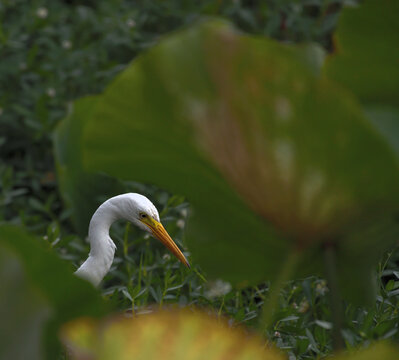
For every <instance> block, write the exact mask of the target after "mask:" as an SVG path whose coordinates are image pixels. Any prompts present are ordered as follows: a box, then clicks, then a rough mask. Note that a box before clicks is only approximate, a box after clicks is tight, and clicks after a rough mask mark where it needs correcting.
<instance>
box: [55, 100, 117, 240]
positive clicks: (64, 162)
mask: <svg viewBox="0 0 399 360" xmlns="http://www.w3.org/2000/svg"><path fill="white" fill-rule="evenodd" d="M96 101H97V98H96V97H85V98H82V99H80V100H78V101H76V102H75V104H74V111H72V112H71V113H70V114H69V116H67V117H66V118H65V119H64V121H62V122H61V123H60V124H59V126H58V127H57V130H56V131H55V133H54V144H55V156H56V165H57V172H58V180H59V186H60V188H61V194H62V196H63V197H64V200H65V202H66V204H67V205H68V206H70V207H71V208H72V216H73V220H74V223H75V225H76V228H77V230H78V231H79V233H80V235H81V236H86V235H87V229H88V226H89V221H90V218H91V216H92V215H93V213H94V211H95V210H96V208H97V207H98V206H99V205H100V203H101V200H102V199H98V195H99V194H101V195H109V197H110V196H112V195H116V194H118V193H121V192H123V191H122V186H121V185H120V184H118V182H117V181H116V180H114V179H112V178H110V177H107V176H105V175H101V174H86V173H85V172H84V171H83V168H82V162H81V153H82V143H81V140H82V134H83V129H84V127H85V126H86V122H87V120H88V117H89V116H90V113H91V111H92V110H93V107H94V105H95V103H96ZM80 112H85V113H86V114H87V117H82V118H79V119H78V120H75V118H74V117H75V116H76V114H79V113H80Z"/></svg>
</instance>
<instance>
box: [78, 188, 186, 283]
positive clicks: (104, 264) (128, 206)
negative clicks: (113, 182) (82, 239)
mask: <svg viewBox="0 0 399 360" xmlns="http://www.w3.org/2000/svg"><path fill="white" fill-rule="evenodd" d="M119 219H123V220H127V221H130V222H132V223H133V224H134V225H136V226H137V227H139V228H140V229H142V230H144V231H146V232H148V233H149V234H150V235H152V236H153V237H155V238H157V239H158V240H160V241H161V242H162V243H163V244H164V245H165V246H166V247H167V248H168V249H169V250H170V251H171V252H172V253H173V254H174V255H175V256H176V257H177V258H178V259H179V260H180V261H181V262H182V263H183V264H184V265H186V266H187V267H190V265H189V263H188V261H187V259H186V258H185V256H184V255H183V253H182V252H181V251H180V249H179V248H178V246H177V245H176V244H175V242H174V241H173V240H172V238H171V237H170V236H169V234H168V233H167V231H166V230H165V228H164V227H163V225H162V224H161V223H160V220H159V214H158V210H157V209H156V207H155V206H154V205H153V204H152V202H151V201H150V200H149V199H147V198H146V197H145V196H143V195H140V194H135V193H127V194H122V195H118V196H114V197H113V198H110V199H108V200H107V201H105V202H104V203H103V204H102V205H100V207H99V208H98V209H97V210H96V212H95V213H94V215H93V217H92V218H91V220H90V225H89V242H90V254H89V257H88V258H87V260H86V261H85V262H84V263H83V264H82V265H81V266H80V267H79V269H78V270H77V271H76V272H75V274H76V275H78V276H79V277H81V278H84V279H86V280H88V281H90V282H91V283H92V284H93V285H94V286H97V285H98V284H99V283H100V282H101V280H102V279H103V278H104V276H105V275H106V274H107V272H108V271H109V269H110V268H111V265H112V262H113V259H114V254H115V249H116V246H115V244H114V242H113V241H112V239H111V238H110V236H109V229H110V228H111V225H112V223H113V222H115V221H116V220H119Z"/></svg>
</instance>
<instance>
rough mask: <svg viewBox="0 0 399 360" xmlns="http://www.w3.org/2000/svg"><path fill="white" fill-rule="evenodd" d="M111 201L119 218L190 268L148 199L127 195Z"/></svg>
mask: <svg viewBox="0 0 399 360" xmlns="http://www.w3.org/2000/svg"><path fill="white" fill-rule="evenodd" d="M111 200H113V205H114V206H115V207H116V208H117V211H118V213H119V217H121V218H124V219H126V220H128V221H130V222H131V223H133V224H134V225H136V226H137V227H139V228H140V229H142V230H144V231H146V232H148V233H149V234H150V235H152V236H153V237H154V238H156V239H158V240H159V241H161V242H162V243H163V244H164V245H165V246H166V247H167V248H168V249H169V250H170V251H171V252H172V253H173V255H175V256H176V257H177V258H178V259H179V260H180V261H181V262H182V263H183V264H184V265H186V266H187V267H190V265H189V263H188V261H187V259H186V258H185V256H184V255H183V253H182V252H181V251H180V249H179V248H178V246H177V245H176V244H175V242H174V241H173V240H172V238H171V237H170V236H169V234H168V233H167V231H166V230H165V228H164V227H163V225H162V224H161V222H160V219H159V213H158V210H157V208H156V207H155V206H154V204H153V203H152V202H151V201H150V200H149V199H148V198H146V197H145V196H143V195H140V194H136V193H128V194H123V195H119V196H115V197H114V198H112V199H111Z"/></svg>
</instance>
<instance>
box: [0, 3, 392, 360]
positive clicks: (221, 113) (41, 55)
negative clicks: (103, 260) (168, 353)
mask: <svg viewBox="0 0 399 360" xmlns="http://www.w3.org/2000/svg"><path fill="white" fill-rule="evenodd" d="M346 3H347V5H351V4H352V5H353V3H354V2H353V1H343V0H342V1H327V0H326V1H323V0H319V1H317V0H316V1H312V2H299V1H288V0H287V1H267V2H265V4H264V2H261V1H259V2H258V1H254V2H250V1H248V2H247V1H234V2H227V1H220V2H215V1H198V2H185V1H140V2H137V3H136V4H134V5H133V4H130V3H129V2H128V1H103V2H99V3H97V2H94V1H93V2H92V3H87V5H85V6H83V5H79V4H78V3H76V4H75V3H74V2H73V1H72V2H65V3H64V2H48V3H44V2H35V1H34V2H30V3H29V4H28V3H27V2H25V1H17V0H16V1H11V0H9V1H4V2H3V3H2V4H1V5H0V19H1V20H0V21H1V23H0V50H1V55H0V56H1V66H0V84H1V88H2V89H3V90H5V91H2V93H1V94H0V108H1V111H0V112H1V114H0V129H1V131H0V155H1V157H2V160H3V161H2V163H1V164H0V184H1V194H0V221H1V223H7V224H8V225H6V226H3V227H0V281H1V282H0V284H1V286H2V288H3V285H5V287H4V288H5V289H6V290H5V291H4V294H6V297H5V299H6V300H7V301H2V302H0V309H1V312H4V311H9V312H10V314H12V313H14V314H18V315H19V318H18V321H15V329H17V330H16V334H19V335H15V336H18V339H19V341H22V342H24V343H27V342H29V341H30V347H28V346H26V347H25V349H26V351H29V353H30V354H31V357H30V358H32V359H35V358H37V359H40V358H43V356H44V355H43V354H44V353H46V354H47V357H48V358H54V354H55V353H57V352H59V344H58V340H57V331H58V328H59V326H60V324H62V323H65V321H68V320H70V319H74V318H76V317H79V316H85V315H86V316H99V315H103V314H105V313H107V312H108V311H109V310H107V309H109V308H112V309H113V311H128V312H129V313H130V312H132V313H133V314H136V313H137V312H140V311H141V310H142V309H143V307H144V306H147V305H150V304H159V306H160V307H164V306H166V305H169V304H178V305H179V306H199V307H202V308H207V309H212V312H214V313H215V314H216V315H217V316H220V315H226V316H228V317H229V318H230V319H232V320H233V323H234V324H244V325H245V326H247V327H248V328H250V329H259V333H260V334H261V335H262V336H267V337H268V339H270V340H271V341H272V342H273V343H274V344H275V345H276V346H277V347H279V348H280V349H282V350H283V351H284V352H286V353H288V354H289V356H290V359H309V358H321V357H323V356H325V355H327V354H331V352H332V350H333V343H334V346H335V347H339V346H340V341H341V339H340V333H339V331H338V332H337V331H336V330H337V326H339V327H342V332H341V333H342V338H343V341H344V343H345V346H346V347H347V348H349V349H353V348H356V347H359V346H366V345H368V344H370V343H371V342H373V341H375V340H380V339H391V340H393V341H396V342H397V341H398V340H399V337H398V336H399V335H398V322H397V318H398V310H399V306H398V300H399V291H398V288H399V273H398V262H399V252H398V251H397V248H396V247H392V245H393V243H394V242H395V240H396V241H397V239H398V221H397V214H398V205H397V204H398V203H399V201H398V200H399V199H398V197H399V194H398V186H397V184H398V180H399V179H398V177H399V170H398V154H399V150H398V149H399V143H398V139H399V136H398V124H399V122H398V114H399V110H398V108H397V105H398V99H397V94H398V93H399V92H398V89H397V86H398V84H399V79H398V73H397V69H396V68H395V65H394V64H395V62H394V60H393V59H397V49H396V47H395V46H396V45H395V44H397V40H398V39H397V34H398V33H399V32H398V31H395V26H396V27H397V25H396V22H395V19H394V14H395V10H398V8H397V7H398V6H397V5H396V4H393V3H392V2H390V1H388V0H386V1H382V2H378V1H372V0H369V1H366V2H365V4H363V5H361V6H360V7H359V8H354V9H351V8H348V9H345V10H343V12H342V18H341V19H340V22H339V26H338V30H337V37H336V41H335V42H333V41H332V32H333V30H334V28H335V25H336V22H337V18H338V15H339V14H340V10H341V6H342V5H345V4H346ZM389 6H391V7H393V8H390V7H389ZM395 7H396V8H395ZM374 13H378V14H379V16H374ZM396 13H397V11H396ZM214 16H222V17H224V18H225V20H224V21H221V20H209V19H208V20H207V19H206V18H209V17H214ZM226 19H227V20H229V21H231V22H233V23H234V24H235V25H234V26H235V27H236V28H239V29H241V30H243V31H244V32H246V33H250V34H255V35H256V36H253V35H248V34H247V35H243V34H240V33H239V32H238V31H237V30H235V28H234V26H233V25H232V23H229V22H226ZM194 23H197V25H196V26H193V24H194ZM370 23H372V24H373V28H375V29H378V31H375V32H371V30H370V29H371V27H370V26H369V24H370ZM382 24H384V26H382ZM177 29H179V30H178V31H177V32H174V33H172V34H171V35H169V36H166V34H168V33H169V32H171V31H172V30H177ZM366 32H367V34H368V35H367V38H369V39H370V42H369V43H365V42H364V37H365V35H364V34H365V33H366ZM387 33H388V34H389V36H386V34H387ZM259 35H266V36H269V37H272V38H274V39H277V40H280V41H283V42H284V44H281V43H278V42H276V41H273V40H270V39H268V38H265V37H262V36H259ZM303 41H315V42H317V43H318V44H319V45H315V44H313V45H294V43H298V42H303ZM333 44H334V46H336V47H337V48H338V51H337V52H336V54H335V53H334V54H332V55H327V57H326V58H325V55H324V51H323V50H322V47H323V48H324V50H325V52H326V53H328V52H331V51H333V50H334V46H333ZM320 45H321V46H322V47H320ZM373 46H375V47H376V48H375V49H374V47H373ZM144 50H146V51H144ZM138 54H141V55H140V56H139V57H138V58H137V59H136V60H134V61H133V62H132V63H131V64H130V62H131V60H132V59H134V58H135V57H136V55H138ZM369 54H372V57H370V56H369ZM379 54H381V56H379ZM366 60H367V61H369V63H367V62H366ZM371 63H372V64H373V66H374V67H376V68H377V70H378V71H375V72H373V74H372V75H373V76H372V77H370V80H369V81H364V80H363V81H362V79H368V75H367V74H365V73H367V69H369V68H370V66H371V65H368V64H371ZM358 64H362V66H358ZM118 74H119V75H118ZM348 74H349V75H350V76H348ZM114 79H115V80H114ZM337 82H338V83H339V85H338V84H337ZM364 84H366V85H364ZM104 89H105V91H104ZM298 93H301V94H300V95H298ZM270 94H272V96H271V95H270ZM87 95H93V96H87ZM287 118H289V120H288V121H286V120H287ZM62 119H64V120H63V121H62V122H61V120H62ZM198 124H201V125H200V126H199V125H198ZM279 124H280V125H279ZM281 124H282V126H281ZM298 124H299V125H298ZM237 129H238V130H237ZM237 131H238V132H237ZM237 134H238V135H237ZM215 139H217V141H215ZM281 139H283V140H284V141H282V140H281ZM53 140H54V143H53ZM220 144H222V145H220ZM262 144H271V145H268V146H265V145H262ZM291 147H293V148H294V149H295V151H294V153H293V152H292V151H291V150H292V148H291ZM53 149H54V150H53ZM236 149H239V150H240V151H241V152H240V153H239V154H237V153H235V152H234V150H236ZM292 154H294V155H295V156H294V157H292V156H291V155H292ZM235 155H237V157H236V158H235V157H234V156H235ZM55 159H56V160H55ZM242 159H246V161H242ZM234 161H235V162H234ZM55 163H56V165H55ZM231 163H233V165H234V166H233V167H232V169H233V171H232V170H231V168H229V165H228V164H231ZM264 164H268V166H267V169H266V170H267V173H268V174H271V175H270V176H268V177H266V178H264V177H263V176H262V175H259V173H257V169H259V168H262V166H264ZM55 168H57V171H56V169H55ZM237 170H239V173H240V174H242V176H238V177H235V173H236V172H237ZM98 171H99V172H101V173H100V174H99V173H97V172H98ZM248 174H249V175H250V176H248ZM323 179H324V180H323ZM326 179H327V180H326ZM326 181H328V184H327V185H325V182H326ZM320 182H321V184H320ZM323 184H324V185H323ZM306 185H308V187H307V189H308V191H307V194H309V192H312V191H317V189H319V191H318V193H317V194H315V193H314V196H313V198H312V199H313V200H312V201H313V202H312V203H309V202H308V203H307V204H305V200H303V198H302V200H298V199H301V198H300V196H301V194H303V192H304V191H305V190H304V189H305V188H306ZM315 189H316V190H315ZM128 191H133V192H139V193H142V194H143V195H146V196H147V197H149V198H150V199H151V200H152V201H153V202H154V204H155V205H156V206H157V208H158V209H159V210H160V215H161V218H162V220H163V223H164V224H165V225H166V227H167V229H168V232H169V233H170V234H171V235H172V237H173V238H174V239H175V240H176V242H177V243H178V244H179V246H181V247H182V248H184V249H186V250H187V249H189V250H190V253H188V250H187V252H186V253H188V254H189V255H190V258H191V259H192V263H193V267H192V269H191V270H188V269H185V268H183V267H182V266H181V265H180V264H179V263H178V261H177V260H176V259H174V258H173V257H171V256H170V255H169V254H168V253H166V252H165V250H164V248H163V247H162V245H161V244H159V243H157V242H156V241H155V240H153V239H148V238H146V237H145V236H144V234H143V233H142V232H141V231H139V230H138V229H136V228H134V227H131V226H129V225H126V224H124V223H117V224H115V225H114V226H113V228H112V231H111V236H112V238H113V239H114V241H115V243H116V245H117V252H116V256H115V260H114V264H113V267H112V268H111V271H110V273H109V274H108V275H107V277H106V278H105V279H104V281H103V282H102V285H101V293H102V295H103V298H104V299H105V301H104V300H102V299H101V297H100V296H99V295H96V293H95V291H94V290H93V289H91V288H90V286H89V285H87V286H85V285H86V284H85V283H84V282H83V281H80V280H78V279H75V278H74V277H73V276H72V275H70V274H72V272H73V270H74V268H75V266H78V265H79V264H80V263H81V262H82V261H83V260H84V259H85V258H86V257H87V254H88V252H89V246H88V244H87V242H86V241H85V236H86V234H87V226H88V221H89V219H90V217H91V215H92V212H93V211H94V210H95V208H96V206H98V205H99V204H100V203H101V201H103V200H105V199H106V198H107V197H109V196H111V195H115V194H118V193H122V192H128ZM172 194H175V195H172ZM61 198H62V199H63V201H62V200H61ZM259 199H260V200H261V201H260V202H259ZM265 199H266V200H265ZM323 204H327V205H328V204H329V207H328V211H325V212H324V213H323ZM306 206H307V207H306ZM305 208H306V209H307V210H306V211H303V212H302V213H301V209H302V210H303V209H305ZM395 216H396V217H395ZM10 224H12V225H16V226H18V227H21V228H24V229H26V230H24V231H22V232H21V231H20V230H19V229H16V227H10ZM26 231H29V232H30V233H31V234H32V235H33V234H34V235H36V236H37V238H35V237H33V238H31V236H29V235H27V234H26ZM25 242H26V247H25V246H24V244H25ZM37 243H41V244H37ZM54 253H57V254H58V256H59V257H61V258H62V259H63V260H64V261H60V260H59V259H56V258H55V257H54ZM62 262H64V264H63V263H62ZM326 265H327V266H326ZM10 269H14V270H13V271H11V270H10ZM58 269H59V270H58ZM371 273H373V275H371ZM374 273H376V274H377V276H375V275H374ZM205 278H207V279H208V281H206V279H205ZM325 278H326V279H328V281H329V287H328V286H327V283H326V280H324V279H325ZM19 279H23V281H22V282H21V283H20V284H21V285H20V286H18V287H15V286H13V284H14V285H15V283H17V282H19V281H21V280H19ZM231 285H232V286H231ZM4 294H3V290H2V296H3V295H4ZM341 295H342V296H343V298H344V299H345V300H344V301H345V303H344V305H345V306H343V307H342V309H340V305H341V304H342V302H341ZM13 299H29V300H28V301H27V302H28V303H29V306H27V307H25V306H24V305H23V302H17V301H14V300H13ZM13 301H14V302H13ZM11 304H14V305H15V306H13V307H12V306H11ZM334 304H338V305H334ZM273 305H277V306H273ZM366 305H367V306H366ZM157 306H158V305H157ZM262 308H263V315H261V314H262ZM9 309H11V310H9ZM341 312H342V313H341ZM21 314H22V315H21ZM182 319H183V320H182V322H183V323H184V317H183V318H182ZM154 321H156V320H154ZM168 321H170V320H168ZM10 322H12V320H10V321H7V322H3V325H0V329H1V332H2V333H3V332H4V331H5V326H7V324H9V323H10ZM78 324H79V322H78ZM82 324H84V322H83V323H82ZM143 324H144V323H143ZM166 324H167V325H166V326H167V327H169V326H172V325H169V323H166ZM333 324H334V326H333ZM82 326H83V327H82V328H79V326H78V327H77V328H75V330H74V327H73V326H72V327H69V328H67V330H65V331H64V336H65V337H64V339H63V340H64V343H67V344H69V345H71V344H72V345H74V346H76V344H78V345H77V346H78V347H79V346H82V342H81V341H82V339H86V340H87V339H89V340H87V341H88V342H87V343H85V345H84V347H87V348H91V349H92V350H93V347H91V346H92V345H93V344H95V342H96V341H98V339H97V340H96V339H94V337H93V338H92V336H93V335H92V332H93V331H94V330H93V329H94V328H95V325H94V324H91V325H90V326H89V327H88V329H89V330H87V329H86V328H84V325H82ZM143 326H145V325H143ZM182 326H183V325H182ZM209 326H211V325H209ZM25 328H28V329H30V330H29V331H27V332H25V333H24V332H23V329H25ZM68 329H72V332H68ZM90 329H91V330H90ZM334 329H335V332H334ZM86 330H87V332H85V331H86ZM18 331H19V332H18ZM80 331H81V332H80ZM121 331H122V330H121ZM122 332H123V331H122ZM42 333H43V334H44V335H43V338H44V339H45V341H44V342H43V343H41V342H40V334H42ZM111 333H112V332H111ZM9 334H11V332H9ZM32 334H36V337H35V338H34V339H33V340H32ZM65 334H66V335H65ZM76 334H77V335H76ZM117 334H118V332H117ZM13 336H14V335H12V336H11V337H10V338H5V339H2V341H4V344H7V345H8V344H11V345H10V346H7V347H5V346H2V345H1V344H0V348H1V349H5V350H3V351H4V353H3V354H4V356H8V357H12V358H18V356H20V357H21V358H23V356H24V354H20V353H16V352H14V351H19V350H21V349H19V348H18V347H15V346H12V345H13V343H12V340H13V339H15V338H13ZM110 336H111V335H110ZM222 336H223V335H222ZM226 339H227V338H226ZM226 341H227V340H226ZM39 343H40V344H41V345H38V344H39ZM90 344H91V345H90ZM378 346H380V348H379V349H380V351H381V352H382V351H386V353H387V354H389V353H390V352H392V353H395V351H396V350H395V349H394V348H392V349H391V348H388V347H384V345H377V348H378ZM381 346H382V347H381ZM7 351H8V352H7ZM96 351H97V350H96ZM107 351H110V350H109V349H108V350H107V348H106V347H105V348H104V353H106V352H107ZM126 351H128V350H126ZM143 351H144V350H143ZM176 351H177V350H176ZM248 351H249V350H248ZM256 351H257V350H256ZM375 351H376V350H375V348H374V349H371V351H370V354H369V355H368V356H367V355H365V356H364V357H361V356H362V355H361V354H360V355H359V359H368V358H370V359H371V358H372V356H373V355H371V354H372V353H373V352H375ZM3 354H2V353H0V356H2V355H3ZM62 356H66V355H65V354H64V355H61V357H62ZM76 356H77V358H79V356H84V354H83V355H82V354H81V355H79V354H77V355H76ZM104 356H106V355H104ZM276 356H277V355H276ZM105 358H107V357H105ZM276 358H278V357H276ZM348 359H349V357H348ZM353 359H355V357H354V358H353Z"/></svg>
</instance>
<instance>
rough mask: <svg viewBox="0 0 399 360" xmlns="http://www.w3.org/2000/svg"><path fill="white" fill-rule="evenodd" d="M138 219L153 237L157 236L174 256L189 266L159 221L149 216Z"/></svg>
mask: <svg viewBox="0 0 399 360" xmlns="http://www.w3.org/2000/svg"><path fill="white" fill-rule="evenodd" d="M140 221H141V222H142V223H143V224H144V225H147V226H148V227H149V228H150V229H151V231H152V234H153V235H154V237H155V238H157V239H158V240H159V241H160V242H161V243H162V244H164V245H165V246H166V247H167V248H168V249H169V250H170V251H171V252H172V253H173V255H174V256H176V257H177V258H178V259H179V260H180V261H181V262H182V263H183V264H184V265H186V266H187V267H188V268H190V264H189V263H188V261H187V259H186V257H185V256H184V255H183V253H182V252H181V251H180V249H179V248H178V246H177V245H176V243H175V242H174V241H173V240H172V238H171V237H170V235H169V234H168V232H167V231H166V230H165V228H164V227H163V225H162V224H161V223H160V222H158V221H156V220H155V219H153V218H152V217H149V216H148V217H146V218H144V219H140Z"/></svg>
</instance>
